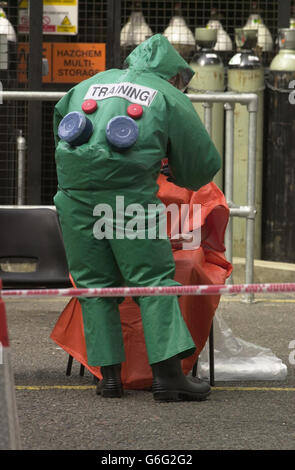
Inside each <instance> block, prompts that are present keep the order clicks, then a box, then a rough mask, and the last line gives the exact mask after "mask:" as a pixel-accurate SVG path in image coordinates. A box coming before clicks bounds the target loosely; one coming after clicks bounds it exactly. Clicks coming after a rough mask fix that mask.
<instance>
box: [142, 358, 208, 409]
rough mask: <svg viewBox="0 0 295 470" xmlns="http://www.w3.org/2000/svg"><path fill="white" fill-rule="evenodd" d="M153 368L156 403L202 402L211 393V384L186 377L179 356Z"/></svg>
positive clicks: (153, 390) (158, 363)
mask: <svg viewBox="0 0 295 470" xmlns="http://www.w3.org/2000/svg"><path fill="white" fill-rule="evenodd" d="M151 367H152V371H153V385H152V392H153V395H154V399H155V400H156V401H202V400H205V399H206V398H207V397H208V396H209V395H210V393H211V388H210V385H209V384H207V383H206V382H202V381H200V380H189V379H188V378H187V377H186V376H185V375H184V373H183V370H182V367H181V360H180V359H179V357H178V356H173V357H170V358H169V359H167V360H166V361H161V362H157V363H156V364H152V366H151Z"/></svg>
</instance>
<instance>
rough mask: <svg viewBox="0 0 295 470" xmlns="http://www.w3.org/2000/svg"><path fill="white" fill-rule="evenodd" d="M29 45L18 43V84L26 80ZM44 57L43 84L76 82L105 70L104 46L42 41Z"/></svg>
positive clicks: (102, 44) (99, 44)
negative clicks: (45, 63) (46, 68)
mask: <svg viewBox="0 0 295 470" xmlns="http://www.w3.org/2000/svg"><path fill="white" fill-rule="evenodd" d="M28 55H29V44H28V43H19V44H18V81H19V83H26V82H27V81H28V77H27V71H28ZM43 58H44V59H47V61H48V74H47V75H46V76H43V83H79V82H81V81H82V80H86V79H87V78H90V77H92V76H93V75H95V74H97V73H99V72H102V71H103V70H105V68H106V45H105V44H104V43H69V42H44V43H43Z"/></svg>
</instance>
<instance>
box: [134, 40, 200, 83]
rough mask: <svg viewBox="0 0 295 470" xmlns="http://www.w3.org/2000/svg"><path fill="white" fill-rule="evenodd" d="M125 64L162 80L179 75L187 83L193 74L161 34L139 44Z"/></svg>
mask: <svg viewBox="0 0 295 470" xmlns="http://www.w3.org/2000/svg"><path fill="white" fill-rule="evenodd" d="M126 62H127V64H128V66H129V67H130V68H132V69H134V70H137V71H139V72H152V73H154V74H156V75H158V76H159V77H161V78H163V79H164V80H169V79H170V78H172V77H174V76H175V75H177V74H178V73H180V74H181V75H182V77H183V78H184V79H185V80H184V81H185V83H188V82H189V81H190V80H191V78H192V76H193V75H194V73H195V72H194V71H193V70H192V69H191V68H190V66H189V65H188V63H187V62H186V61H185V60H184V59H183V58H182V57H181V55H180V54H179V53H178V52H177V51H176V49H175V48H174V47H173V46H172V45H171V44H170V42H169V41H168V39H167V38H166V37H165V36H162V34H155V35H154V36H152V37H151V38H149V39H147V40H146V41H144V42H142V43H141V44H139V46H137V47H136V49H134V50H133V51H132V52H131V54H129V56H128V57H127V59H126Z"/></svg>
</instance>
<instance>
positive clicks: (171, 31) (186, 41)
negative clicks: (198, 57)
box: [163, 3, 196, 60]
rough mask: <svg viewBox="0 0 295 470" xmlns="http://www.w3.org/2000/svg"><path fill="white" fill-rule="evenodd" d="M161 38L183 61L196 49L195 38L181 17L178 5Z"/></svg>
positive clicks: (177, 4)
mask: <svg viewBox="0 0 295 470" xmlns="http://www.w3.org/2000/svg"><path fill="white" fill-rule="evenodd" d="M163 36H165V37H166V38H167V39H168V41H169V42H170V43H171V44H172V46H173V47H174V48H175V49H176V50H177V51H178V52H179V54H181V55H182V56H183V58H184V59H185V60H188V59H189V57H190V55H191V54H192V53H193V52H194V50H195V47H196V43H195V38H194V35H193V33H192V32H191V30H190V29H189V27H188V26H187V24H186V21H185V19H184V17H183V16H182V13H181V6H180V3H176V4H175V8H174V15H173V17H172V18H171V20H170V22H169V24H168V26H167V28H166V29H165V30H164V32H163Z"/></svg>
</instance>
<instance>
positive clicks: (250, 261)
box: [0, 91, 258, 303]
mask: <svg viewBox="0 0 295 470" xmlns="http://www.w3.org/2000/svg"><path fill="white" fill-rule="evenodd" d="M65 94H66V92H50V91H47V92H43V91H42V92H39V91H3V92H2V93H1V97H2V99H3V100H16V101H17V100H20V101H58V100H59V99H61V98H62V97H63V96H64V95H65ZM187 96H188V98H189V99H190V100H191V102H193V103H203V106H204V125H205V127H206V129H207V132H208V133H209V135H211V134H212V106H213V103H223V104H224V109H225V151H224V152H225V153H224V155H225V162H224V167H225V168H224V169H225V172H224V195H225V198H226V200H227V203H228V206H229V209H230V220H229V223H228V226H227V229H226V233H225V247H226V256H227V259H228V260H229V261H230V262H232V241H233V225H232V217H244V218H246V234H245V237H246V248H245V283H246V284H252V283H253V281H254V245H255V240H254V234H255V215H256V207H255V181H256V124H257V111H258V96H257V95H256V94H255V93H233V92H208V93H202V94H201V93H200V94H188V95H187ZM236 103H239V104H241V105H245V106H247V109H248V114H249V118H248V175H247V205H246V206H238V205H236V204H235V203H234V201H233V187H234V181H233V168H234V108H235V104H236ZM19 137H20V136H19ZM21 137H22V136H21ZM24 145H25V144H24V141H23V137H22V141H21V143H20V142H19V145H18V161H19V174H18V191H19V194H20V195H21V194H23V193H24V187H23V185H24V182H23V181H22V178H21V171H22V168H23V158H24ZM17 200H18V205H17V206H0V208H1V207H5V208H21V207H23V208H28V207H30V208H32V207H40V206H26V205H24V204H23V201H22V197H20V196H19V195H18V199H17ZM42 207H45V206H42ZM46 207H50V208H52V209H55V208H54V206H46ZM228 282H229V283H231V282H232V280H231V278H230V279H229V281H228ZM253 300H254V294H253V293H249V294H245V296H244V301H246V302H249V303H250V302H253Z"/></svg>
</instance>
